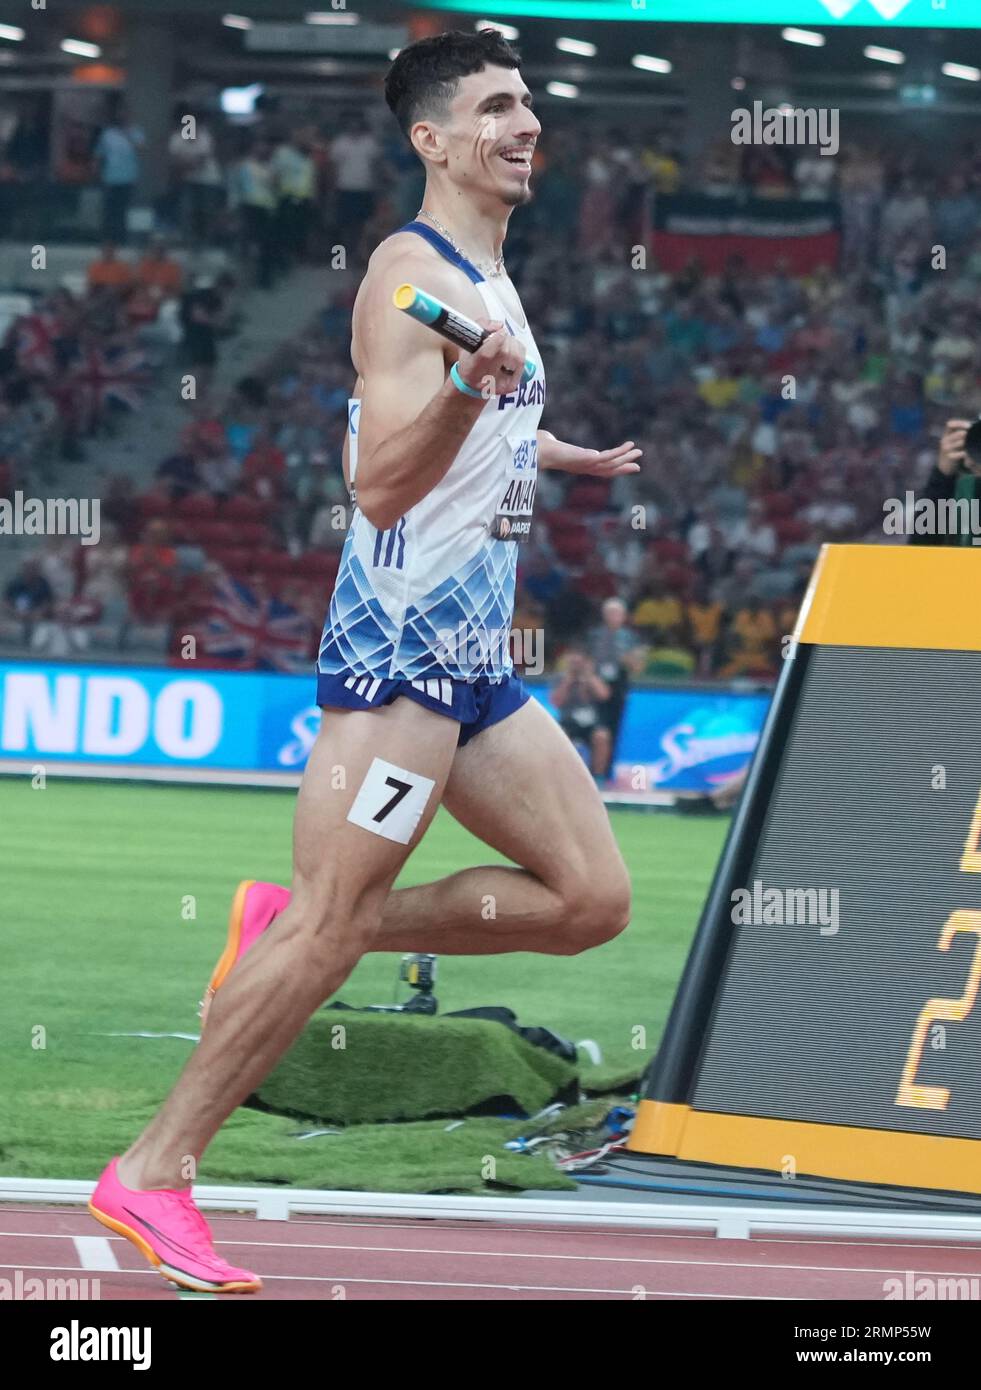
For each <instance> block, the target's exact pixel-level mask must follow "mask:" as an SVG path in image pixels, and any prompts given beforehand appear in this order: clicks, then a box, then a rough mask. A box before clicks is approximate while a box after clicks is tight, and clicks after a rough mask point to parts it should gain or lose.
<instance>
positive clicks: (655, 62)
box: [630, 53, 674, 72]
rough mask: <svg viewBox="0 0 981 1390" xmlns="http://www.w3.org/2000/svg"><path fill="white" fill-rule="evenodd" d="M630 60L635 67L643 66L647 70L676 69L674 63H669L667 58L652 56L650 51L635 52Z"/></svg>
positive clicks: (669, 70)
mask: <svg viewBox="0 0 981 1390" xmlns="http://www.w3.org/2000/svg"><path fill="white" fill-rule="evenodd" d="M630 61H631V63H632V64H633V66H634V67H635V68H643V69H644V71H645V72H672V71H673V69H674V64H673V63H669V62H668V60H667V58H652V57H651V56H650V54H649V53H635V54H634V56H633V57H632V58H631V60H630Z"/></svg>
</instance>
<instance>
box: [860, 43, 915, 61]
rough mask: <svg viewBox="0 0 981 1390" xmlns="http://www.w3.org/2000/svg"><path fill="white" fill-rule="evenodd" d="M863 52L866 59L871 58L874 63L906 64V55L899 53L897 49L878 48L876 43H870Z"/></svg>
mask: <svg viewBox="0 0 981 1390" xmlns="http://www.w3.org/2000/svg"><path fill="white" fill-rule="evenodd" d="M863 52H864V54H865V56H866V58H871V59H872V61H873V62H874V63H905V62H906V54H905V53H900V51H899V49H898V48H880V47H879V45H878V44H877V43H870V44H869V45H868V47H867V48H865V49H863Z"/></svg>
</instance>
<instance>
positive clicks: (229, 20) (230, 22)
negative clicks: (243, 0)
mask: <svg viewBox="0 0 981 1390" xmlns="http://www.w3.org/2000/svg"><path fill="white" fill-rule="evenodd" d="M221 22H222V24H224V26H225V28H226V29H251V28H252V21H251V19H249V18H247V17H246V16H245V15H244V14H223V15H222V17H221Z"/></svg>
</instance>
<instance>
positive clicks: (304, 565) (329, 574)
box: [295, 550, 341, 579]
mask: <svg viewBox="0 0 981 1390" xmlns="http://www.w3.org/2000/svg"><path fill="white" fill-rule="evenodd" d="M340 563H341V557H340V552H338V551H333V550H308V551H307V552H306V554H305V555H301V556H300V557H299V559H298V560H296V562H295V573H296V574H297V575H298V576H299V577H300V578H302V579H320V578H331V579H332V578H333V577H334V576H335V575H336V574H337V570H338V567H339V565H340Z"/></svg>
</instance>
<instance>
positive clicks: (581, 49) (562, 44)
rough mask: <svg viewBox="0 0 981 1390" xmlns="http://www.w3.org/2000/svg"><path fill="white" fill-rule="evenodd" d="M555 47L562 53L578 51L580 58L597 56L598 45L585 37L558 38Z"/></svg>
mask: <svg viewBox="0 0 981 1390" xmlns="http://www.w3.org/2000/svg"><path fill="white" fill-rule="evenodd" d="M555 47H556V48H557V49H559V51H560V52H562V53H576V54H578V56H579V57H580V58H595V57H596V45H595V44H594V43H586V42H585V40H584V39H556V40H555Z"/></svg>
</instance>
